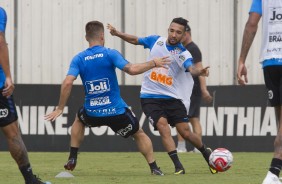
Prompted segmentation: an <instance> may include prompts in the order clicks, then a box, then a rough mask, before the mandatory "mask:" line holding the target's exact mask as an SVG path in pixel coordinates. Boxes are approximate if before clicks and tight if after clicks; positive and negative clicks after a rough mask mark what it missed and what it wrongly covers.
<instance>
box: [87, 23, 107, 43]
mask: <svg viewBox="0 0 282 184" xmlns="http://www.w3.org/2000/svg"><path fill="white" fill-rule="evenodd" d="M85 32H86V38H87V39H89V38H95V37H98V36H99V35H100V33H101V32H104V25H103V23H101V22H99V21H90V22H88V23H87V24H86V26H85Z"/></svg>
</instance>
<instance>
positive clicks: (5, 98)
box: [0, 7, 49, 184]
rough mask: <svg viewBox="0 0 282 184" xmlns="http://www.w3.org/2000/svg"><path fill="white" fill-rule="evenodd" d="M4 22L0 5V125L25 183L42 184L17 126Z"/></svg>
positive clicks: (4, 17)
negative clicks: (33, 169) (35, 172)
mask: <svg viewBox="0 0 282 184" xmlns="http://www.w3.org/2000/svg"><path fill="white" fill-rule="evenodd" d="M6 24H7V14H6V11H5V10H4V9H3V8H2V7H0V92H1V93H0V111H1V116H0V127H1V129H2V131H3V133H4V136H5V137H6V139H7V143H8V147H9V151H10V153H11V155H12V157H13V159H14V160H15V161H16V163H17V165H18V167H19V170H20V171H21V173H22V175H23V177H24V179H25V183H26V184H44V183H43V182H42V181H40V179H39V178H37V177H36V176H35V175H34V174H33V172H32V168H31V166H30V162H29V158H28V154H27V150H26V147H25V144H24V142H23V140H22V137H21V133H20V130H19V127H18V126H19V124H18V115H17V111H16V107H15V103H14V100H13V96H12V94H13V91H14V88H15V87H14V84H13V81H12V77H11V72H10V62H9V51H8V47H7V43H6V39H5V30H6ZM2 180H3V178H2ZM46 183H49V182H46Z"/></svg>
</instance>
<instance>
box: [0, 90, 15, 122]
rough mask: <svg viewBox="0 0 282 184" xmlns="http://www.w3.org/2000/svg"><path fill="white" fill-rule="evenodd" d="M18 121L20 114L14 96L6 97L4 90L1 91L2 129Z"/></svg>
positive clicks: (0, 113) (0, 116)
mask: <svg viewBox="0 0 282 184" xmlns="http://www.w3.org/2000/svg"><path fill="white" fill-rule="evenodd" d="M17 120H18V114H17V110H16V106H15V103H14V100H13V96H10V97H9V98H7V97H4V96H3V95H2V90H0V127H4V126H7V125H9V124H11V123H13V122H14V121H17Z"/></svg>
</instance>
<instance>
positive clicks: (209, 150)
mask: <svg viewBox="0 0 282 184" xmlns="http://www.w3.org/2000/svg"><path fill="white" fill-rule="evenodd" d="M211 153H212V149H211V148H206V149H205V151H204V152H203V153H202V154H203V156H204V158H205V160H206V162H207V163H208V165H209V170H210V172H211V173H212V174H216V173H218V171H217V170H215V169H214V168H212V167H211V166H210V164H209V158H210V155H211Z"/></svg>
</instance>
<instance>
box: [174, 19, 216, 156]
mask: <svg viewBox="0 0 282 184" xmlns="http://www.w3.org/2000/svg"><path fill="white" fill-rule="evenodd" d="M191 34H192V33H191V27H190V26H189V24H187V26H186V31H185V35H184V37H183V40H181V42H182V44H183V46H184V47H185V48H186V49H187V50H188V51H189V52H190V53H191V55H192V57H193V64H194V65H195V66H196V67H199V68H203V64H202V53H201V51H200V49H199V47H198V46H197V45H196V44H195V43H194V42H193V40H192V35H191ZM193 80H194V86H193V90H192V94H191V104H190V108H189V111H188V117H189V122H190V123H191V125H192V128H193V132H195V133H196V134H198V135H199V136H200V137H201V138H202V127H201V123H200V119H199V116H200V105H201V99H203V100H204V101H205V102H206V103H211V102H212V96H211V95H210V93H209V91H208V90H207V85H206V78H205V77H203V76H193ZM186 151H187V149H186V141H185V140H184V139H183V137H182V136H181V135H180V134H179V133H177V152H180V153H181V152H186ZM193 152H195V153H198V152H199V150H197V148H194V149H193Z"/></svg>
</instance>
